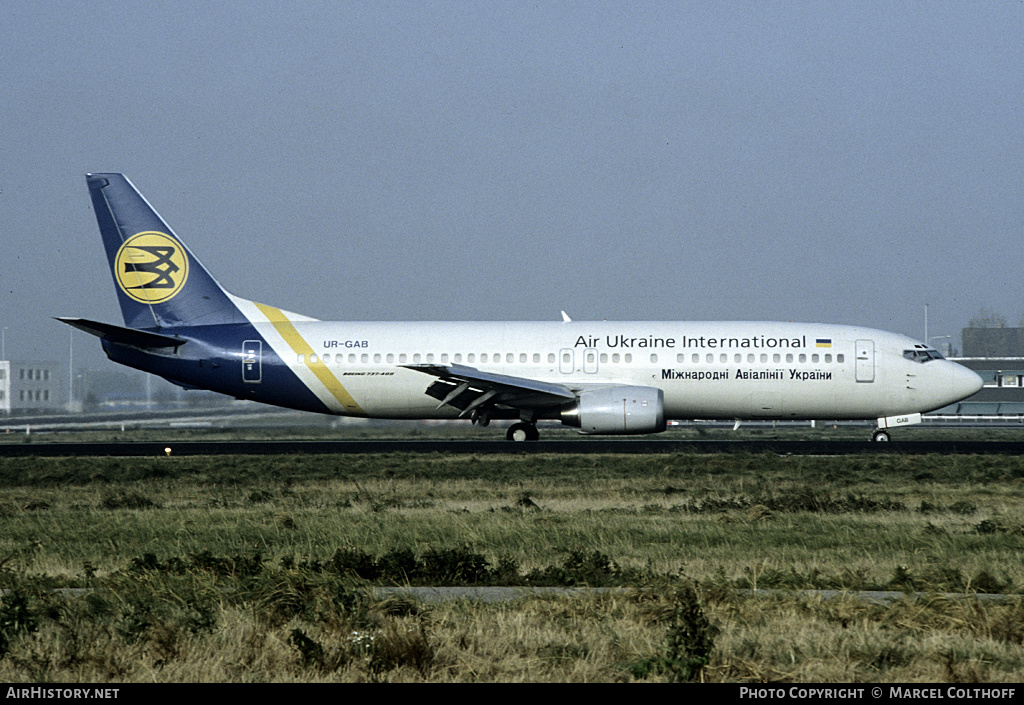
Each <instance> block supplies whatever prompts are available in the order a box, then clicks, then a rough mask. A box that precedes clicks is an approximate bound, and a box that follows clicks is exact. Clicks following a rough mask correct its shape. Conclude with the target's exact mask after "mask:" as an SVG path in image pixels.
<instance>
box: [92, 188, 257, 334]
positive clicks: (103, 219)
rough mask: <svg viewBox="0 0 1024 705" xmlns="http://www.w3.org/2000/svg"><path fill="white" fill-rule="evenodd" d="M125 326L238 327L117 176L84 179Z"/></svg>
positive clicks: (233, 313) (186, 254)
mask: <svg viewBox="0 0 1024 705" xmlns="http://www.w3.org/2000/svg"><path fill="white" fill-rule="evenodd" d="M85 179H86V182H87V183H88V184H89V195H90V196H91V197H92V203H93V207H94V209H95V211H96V221H97V222H98V223H99V227H100V234H101V235H102V236H103V246H104V247H105V248H106V251H107V260H108V261H109V262H110V270H111V274H113V276H114V288H115V289H116V291H117V298H118V301H119V302H120V303H121V313H122V314H123V315H124V322H125V325H126V326H128V327H130V328H154V327H158V328H174V327H176V326H193V325H213V324H219V323H243V322H245V318H244V317H243V316H242V314H241V313H240V312H239V310H238V308H237V307H236V306H235V305H234V303H232V300H231V297H230V296H229V295H228V294H227V292H225V291H224V289H223V288H222V287H221V285H220V284H218V283H217V281H216V280H215V279H214V278H213V277H212V276H210V273H209V272H208V271H206V268H205V267H203V265H202V264H201V263H200V262H199V260H198V259H196V257H195V255H193V254H192V252H191V251H190V250H189V249H188V248H187V247H185V245H184V243H182V242H181V240H180V239H178V236H177V235H175V234H174V231H173V230H171V228H170V226H168V225H167V223H165V222H164V220H163V218H161V217H160V214H159V213H157V212H156V211H155V210H153V207H152V206H150V205H149V203H148V202H147V201H146V199H145V198H143V196H142V194H140V193H139V192H138V190H137V189H136V188H135V186H133V185H132V183H131V182H130V181H129V180H128V179H127V178H125V176H124V175H123V174H86V177H85Z"/></svg>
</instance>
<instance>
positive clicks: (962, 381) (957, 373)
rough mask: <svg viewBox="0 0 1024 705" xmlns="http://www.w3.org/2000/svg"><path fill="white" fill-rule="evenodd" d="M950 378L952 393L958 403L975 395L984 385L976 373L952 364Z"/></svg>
mask: <svg viewBox="0 0 1024 705" xmlns="http://www.w3.org/2000/svg"><path fill="white" fill-rule="evenodd" d="M951 378H952V379H951V387H952V393H953V395H954V396H955V397H956V399H957V400H958V401H959V400H960V399H965V398H967V397H969V396H971V395H972V394H974V393H976V392H977V391H978V390H979V389H981V387H982V385H984V381H983V380H982V379H981V377H980V376H979V375H978V374H977V373H976V372H974V371H973V370H969V369H967V368H966V367H964V366H963V365H958V364H956V363H953V367H952V369H951Z"/></svg>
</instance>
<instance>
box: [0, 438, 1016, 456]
mask: <svg viewBox="0 0 1024 705" xmlns="http://www.w3.org/2000/svg"><path fill="white" fill-rule="evenodd" d="M359 453H444V454H462V455H467V454H476V455H496V454H505V453H514V454H525V453H529V454H535V453H554V454H561V455H566V454H584V455H601V454H609V453H617V454H664V453H694V454H707V453H775V454H777V455H857V454H865V453H868V454H871V453H874V454H879V453H882V454H897V455H899V454H902V455H926V454H931V453H941V454H944V455H950V454H958V455H991V454H999V455H1019V454H1024V442H1016V441H988V442H986V441H900V442H893V443H871V442H869V441H773V440H757V441H751V440H744V441H672V440H645V439H630V440H624V439H611V440H609V439H601V440H596V439H579V440H551V441H535V442H523V443H513V442H511V441H495V440H487V441H477V440H432V441H422V440H421V441H393V440H366V441H167V442H136V443H130V442H129V443H40V442H35V441H33V442H11V443H0V457H7V458H14V457H50V458H54V457H69V456H93V457H96V456H108V457H121V458H126V457H163V456H166V455H171V456H172V457H175V456H185V455H291V454H310V455H345V454H359Z"/></svg>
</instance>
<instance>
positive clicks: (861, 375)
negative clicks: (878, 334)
mask: <svg viewBox="0 0 1024 705" xmlns="http://www.w3.org/2000/svg"><path fill="white" fill-rule="evenodd" d="M856 346H857V347H856V358H857V362H856V364H857V381H858V382H874V381H875V341H873V340H858V341H857V342H856Z"/></svg>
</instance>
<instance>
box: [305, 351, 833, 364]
mask: <svg viewBox="0 0 1024 705" xmlns="http://www.w3.org/2000/svg"><path fill="white" fill-rule="evenodd" d="M345 357H346V356H345V355H344V354H340V355H334V356H333V357H332V356H331V354H330V353H327V354H324V355H320V356H318V355H317V354H316V353H311V354H310V356H309V361H310V362H318V361H320V362H323V363H324V364H331V363H332V362H333V363H334V364H336V365H340V364H343V363H344V362H345ZM479 357H480V364H486V363H487V362H488V361H490V362H492V363H494V364H500V363H501V362H502V355H501V353H494V354H493V355H488V353H481V354H480V356H479ZM305 358H306V356H305V355H302V354H299V356H298V362H299V363H300V364H301V363H304V362H305ZM572 358H573V355H572V353H570V352H563V353H562V362H563V363H565V364H572V361H573V360H572ZM593 358H594V353H591V352H588V353H587V363H588V364H593V362H594V359H593ZM700 358H701V356H700V353H693V354H692V355H691V356H690V361H691V362H694V363H699V362H700V361H701V359H700ZM808 358H810V361H811V363H812V364H818V363H819V362H822V361H824V362H825V363H827V364H831V363H832V354H831V353H827V354H825V355H818V353H813V354H811V355H807V354H805V353H800V354H799V355H794V354H793V353H787V354H786V355H785V360H786V362H789V363H792V362H802V363H806V362H807V361H808ZM822 358H824V360H822ZM371 359H372V361H373V362H376V363H380V362H386V363H390V364H394V363H396V362H397V363H398V364H400V365H402V364H406V363H409V362H412V363H413V364H415V363H422V362H427V363H432V362H434V354H433V353H426V354H425V355H424V354H421V353H413V354H412V355H407V354H406V353H400V354H398V355H396V354H394V353H387V354H386V355H385V354H381V353H374V354H373V355H370V353H362V354H361V355H357V354H356V353H349V354H348V363H349V364H355V363H357V362H360V363H368V362H370V361H371ZM462 359H463V355H462V353H455V354H454V355H451V356H449V355H448V353H442V354H441V355H440V356H439V361H440V362H441V364H447V363H448V362H449V360H450V361H451V362H455V363H461V362H462ZM465 359H466V363H467V364H474V363H476V361H477V355H476V354H475V353H469V354H467V355H466V356H465ZM518 359H519V362H520V364H526V363H528V362H531V361H532V362H533V364H535V365H539V364H541V354H540V353H533V355H532V356H531V355H527V354H526V353H519V356H518ZM782 359H783V355H782V354H781V353H774V354H773V355H771V362H774V363H780V362H782ZM547 360H548V364H550V365H553V364H555V361H556V357H555V353H548V355H547ZM515 361H516V355H515V354H514V353H505V356H504V362H505V363H507V364H512V363H515ZM600 361H601V363H602V364H606V363H608V362H609V361H610V362H611V363H613V364H618V363H620V362H624V363H627V364H628V363H631V362H633V355H632V353H625V354H622V355H620V354H619V353H612V354H611V355H609V354H608V353H601V354H600ZM704 361H705V362H708V363H714V362H715V354H714V353H707V354H706V355H705V356H704ZM835 361H836V362H837V363H842V362H844V361H845V357H844V356H843V355H842V354H839V355H836V356H835ZM651 362H654V363H656V362H658V354H657V353H651ZM676 362H679V363H685V362H686V355H685V354H684V353H679V354H678V355H676ZM718 362H720V363H724V364H728V362H729V355H728V354H726V353H721V354H719V356H718ZM733 362H734V363H737V364H741V363H743V362H744V356H743V355H742V354H741V353H735V354H734V355H733ZM746 362H747V363H755V362H763V363H766V362H769V355H768V353H761V354H760V355H755V354H754V353H747V355H746Z"/></svg>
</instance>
